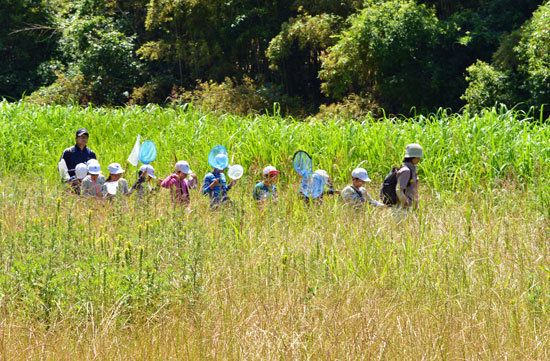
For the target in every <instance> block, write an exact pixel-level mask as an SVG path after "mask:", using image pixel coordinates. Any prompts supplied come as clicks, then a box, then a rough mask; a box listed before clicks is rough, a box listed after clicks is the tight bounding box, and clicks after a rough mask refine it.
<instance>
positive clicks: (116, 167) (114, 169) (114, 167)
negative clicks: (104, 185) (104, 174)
mask: <svg viewBox="0 0 550 361" xmlns="http://www.w3.org/2000/svg"><path fill="white" fill-rule="evenodd" d="M107 169H108V170H109V179H110V180H111V181H114V182H116V181H118V180H119V179H120V177H122V173H124V169H122V167H121V166H120V164H118V163H111V164H109V166H108V167H107Z"/></svg>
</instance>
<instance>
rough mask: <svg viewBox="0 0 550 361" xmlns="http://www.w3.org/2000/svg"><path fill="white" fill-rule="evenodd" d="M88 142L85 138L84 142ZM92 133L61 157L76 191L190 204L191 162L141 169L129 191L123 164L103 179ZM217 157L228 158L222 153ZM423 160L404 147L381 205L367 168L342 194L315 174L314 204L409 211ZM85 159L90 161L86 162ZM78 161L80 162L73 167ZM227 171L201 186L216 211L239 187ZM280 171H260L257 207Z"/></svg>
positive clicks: (271, 192)
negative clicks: (332, 200)
mask: <svg viewBox="0 0 550 361" xmlns="http://www.w3.org/2000/svg"><path fill="white" fill-rule="evenodd" d="M84 138H85V139H84ZM87 140H88V131H87V130H86V129H84V128H81V129H79V130H78V131H77V133H76V141H77V143H76V145H75V146H74V147H71V148H68V149H66V150H65V151H64V152H63V155H62V159H64V160H65V162H66V163H67V166H68V170H69V175H70V176H71V177H70V178H69V180H68V181H67V183H68V184H69V185H70V187H71V189H72V191H73V192H75V193H77V194H81V195H82V196H85V197H95V198H99V199H110V198H112V197H114V196H115V195H131V194H133V193H134V192H135V193H136V194H137V196H138V197H139V198H143V197H144V196H146V195H148V194H151V193H153V192H154V191H155V190H156V189H157V188H158V187H157V186H151V184H152V183H153V184H154V183H155V182H156V183H157V185H158V186H160V187H162V188H168V189H169V190H170V194H171V198H172V201H173V202H175V203H177V204H181V205H185V206H187V205H189V203H190V190H191V189H196V188H197V185H198V181H197V176H196V175H195V174H194V173H193V171H191V169H190V167H189V163H188V162H186V161H178V162H177V163H176V164H175V166H174V173H172V174H170V175H169V176H167V177H166V178H164V179H157V177H156V176H155V169H154V168H153V167H152V166H151V165H148V164H146V165H142V166H141V167H140V169H139V173H138V179H137V181H136V182H135V183H134V184H133V185H132V187H130V188H129V187H128V182H127V181H126V180H125V179H124V178H122V174H123V173H124V172H125V171H124V169H122V167H121V165H120V164H119V163H111V164H110V165H109V166H108V167H107V169H108V171H109V176H108V177H107V178H105V177H104V176H103V174H102V171H101V166H100V164H99V162H98V161H97V160H96V158H95V153H94V152H93V151H91V150H90V149H89V148H87V147H86V143H87ZM217 157H227V155H225V154H219V155H218V156H217ZM422 157H423V151H422V147H421V146H420V145H418V144H409V145H407V146H406V148H405V158H404V161H403V165H402V166H400V167H398V168H394V169H392V171H391V172H390V173H389V174H388V176H387V177H386V179H384V184H383V185H382V187H381V190H380V199H381V201H377V200H375V199H374V198H373V197H371V196H370V194H369V193H368V192H367V190H366V188H365V187H364V186H365V184H366V183H368V182H370V181H371V179H370V178H369V176H368V173H367V171H366V170H365V169H363V168H356V169H354V170H353V171H352V172H351V184H350V185H348V186H346V187H345V188H344V189H343V190H342V191H337V190H335V189H334V187H333V185H332V182H331V180H330V178H329V175H328V173H327V172H326V171H325V170H322V169H319V170H316V171H315V173H317V174H318V175H319V176H321V177H323V179H324V184H325V189H324V191H323V192H322V194H321V195H320V196H319V197H318V198H317V199H316V201H322V199H323V197H324V196H325V195H327V196H332V195H340V197H341V198H342V200H343V201H345V202H347V203H350V204H352V205H354V206H356V207H359V206H362V205H363V204H369V205H372V206H374V207H399V208H405V209H411V208H414V209H416V207H417V206H418V177H417V173H416V165H417V164H418V163H419V162H420V160H421V158H422ZM86 158H87V159H86ZM77 161H80V162H79V163H77V164H75V163H76V162H77ZM216 164H226V165H227V164H228V162H227V159H219V160H218V161H217V162H216ZM226 168H227V167H225V168H223V169H219V168H213V169H212V171H210V172H208V173H207V174H206V175H205V177H204V182H203V185H202V187H201V192H202V194H203V195H208V196H209V197H210V200H211V207H217V206H219V205H221V204H223V203H226V202H228V201H229V197H228V195H227V193H228V192H229V191H230V190H231V188H232V187H233V186H234V185H235V183H236V182H237V180H235V179H233V180H231V182H229V183H227V180H226V177H225V174H224V171H225V169H226ZM279 176H280V172H279V171H278V170H277V169H276V168H275V167H274V166H271V165H269V166H267V167H265V168H264V169H263V171H262V180H261V181H260V182H258V183H257V184H256V185H255V186H254V189H253V191H252V198H253V199H254V200H255V201H256V202H257V203H258V204H265V203H266V202H268V201H270V200H274V199H276V198H277V186H276V184H277V182H278V179H279ZM300 192H301V196H302V197H303V198H304V199H305V201H306V202H308V203H309V202H310V201H312V200H310V199H309V198H308V196H307V192H302V190H301V191H300Z"/></svg>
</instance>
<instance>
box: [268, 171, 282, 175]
mask: <svg viewBox="0 0 550 361" xmlns="http://www.w3.org/2000/svg"><path fill="white" fill-rule="evenodd" d="M279 174H281V172H279V171H278V170H272V171H271V172H267V173H266V174H264V175H279Z"/></svg>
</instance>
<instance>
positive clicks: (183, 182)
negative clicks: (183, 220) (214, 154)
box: [160, 160, 197, 205]
mask: <svg viewBox="0 0 550 361" xmlns="http://www.w3.org/2000/svg"><path fill="white" fill-rule="evenodd" d="M174 169H175V170H174V173H172V174H170V175H169V176H168V177H166V178H165V179H164V180H163V181H162V182H161V183H160V186H161V187H163V188H169V189H170V195H171V196H172V201H173V202H175V203H179V204H184V205H189V203H190V199H189V190H190V189H192V188H193V187H192V182H196V178H197V176H196V175H195V174H194V173H193V171H191V169H190V168H189V163H187V162H186V161H184V160H180V161H179V162H177V163H176V165H175V166H174Z"/></svg>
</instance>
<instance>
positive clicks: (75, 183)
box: [67, 163, 88, 194]
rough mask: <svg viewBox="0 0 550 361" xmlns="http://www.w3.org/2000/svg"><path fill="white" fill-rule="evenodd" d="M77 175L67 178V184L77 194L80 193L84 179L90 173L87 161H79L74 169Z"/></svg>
mask: <svg viewBox="0 0 550 361" xmlns="http://www.w3.org/2000/svg"><path fill="white" fill-rule="evenodd" d="M74 173H75V175H74V176H72V177H71V178H69V180H67V184H68V185H69V186H70V187H71V190H72V191H73V193H75V194H80V186H81V184H82V180H83V179H84V178H85V177H86V176H87V175H88V166H87V165H86V164H85V163H79V164H77V165H76V167H75V169H74Z"/></svg>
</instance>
